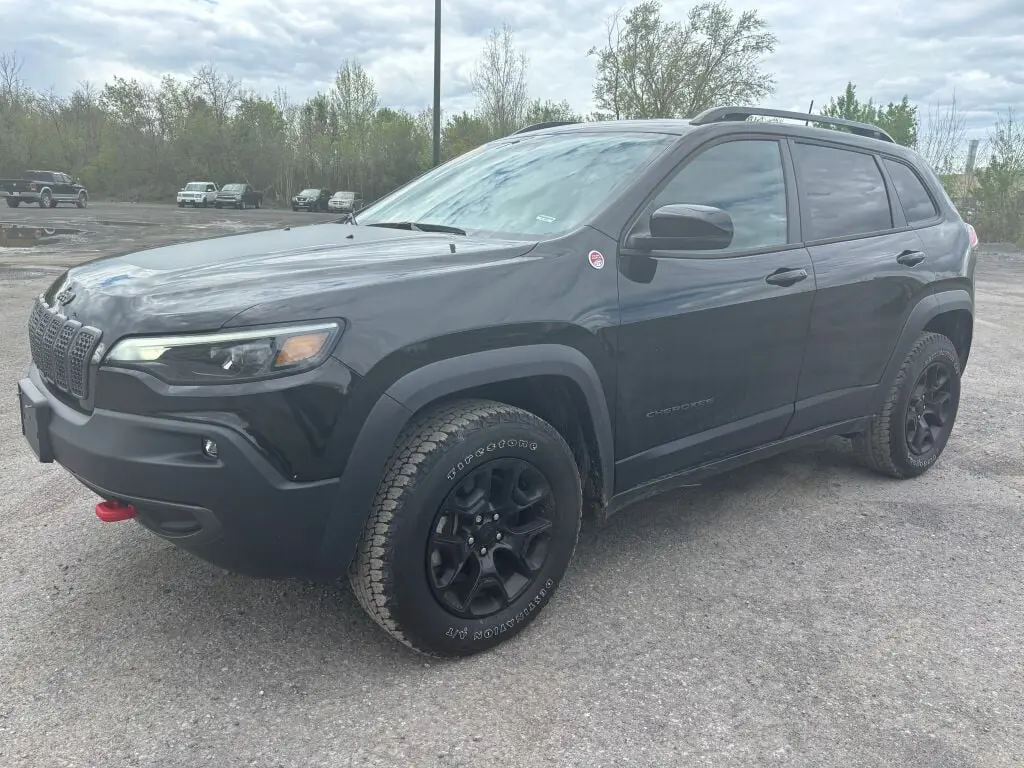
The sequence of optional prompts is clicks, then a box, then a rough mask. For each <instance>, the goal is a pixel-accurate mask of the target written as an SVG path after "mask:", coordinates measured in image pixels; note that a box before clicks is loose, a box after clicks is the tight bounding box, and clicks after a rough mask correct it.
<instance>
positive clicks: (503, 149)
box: [359, 131, 678, 238]
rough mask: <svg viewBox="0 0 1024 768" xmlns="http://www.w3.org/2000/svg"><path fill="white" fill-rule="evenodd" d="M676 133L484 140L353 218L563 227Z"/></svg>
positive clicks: (502, 229) (511, 230) (510, 228)
mask: <svg viewBox="0 0 1024 768" xmlns="http://www.w3.org/2000/svg"><path fill="white" fill-rule="evenodd" d="M677 140H678V137H676V136H666V135H661V134H653V133H638V134H629V133H613V132H611V131H595V132H585V131H579V132H577V131H573V132H567V133H561V134H552V135H543V134H542V135H532V136H531V135H529V134H528V135H526V136H522V137H512V138H510V139H509V140H506V141H500V142H494V143H491V144H485V145H484V146H482V147H480V148H478V149H475V150H472V151H470V152H467V153H466V154H464V155H462V156H461V157H459V158H457V159H455V160H453V161H452V162H450V163H447V164H445V165H442V166H441V167H439V168H436V169H434V170H433V171H430V172H428V173H427V174H425V175H423V176H421V177H420V178H419V179H417V180H415V181H413V182H410V183H409V184H408V185H406V186H405V187H402V188H401V189H399V190H398V191H396V192H394V193H392V194H390V195H388V196H387V197H385V198H384V199H383V200H381V201H380V202H377V203H375V204H374V205H372V206H370V207H369V208H367V209H365V210H364V211H363V212H362V213H361V214H360V215H359V223H360V224H374V223H377V222H389V221H415V222H423V223H427V224H445V225H448V226H452V227H459V228H461V229H466V230H477V231H483V232H494V233H501V234H505V235H519V236H522V237H528V238H533V237H536V236H545V237H550V236H554V235H556V234H562V233H566V232H569V231H571V230H573V229H576V228H577V227H579V226H581V225H583V224H585V223H586V222H587V221H588V219H589V217H590V216H591V215H592V214H593V213H594V212H595V211H596V210H597V209H598V208H599V207H600V206H601V205H603V204H605V203H606V202H608V201H609V200H610V199H611V198H612V197H613V196H614V195H615V193H616V192H617V190H619V189H620V188H621V187H623V186H625V185H627V184H629V183H630V182H632V181H633V180H634V179H635V178H636V174H637V173H638V172H639V171H640V170H641V169H643V168H644V167H645V166H646V165H647V164H648V163H649V162H650V161H651V160H652V159H653V158H654V157H655V156H657V155H658V154H659V153H661V152H663V151H664V150H665V149H666V148H667V147H668V146H670V145H671V144H672V143H674V142H675V141H677Z"/></svg>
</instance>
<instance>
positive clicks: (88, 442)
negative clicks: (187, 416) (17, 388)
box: [25, 366, 361, 578]
mask: <svg viewBox="0 0 1024 768" xmlns="http://www.w3.org/2000/svg"><path fill="white" fill-rule="evenodd" d="M29 384H30V385H31V386H30V387H29V386H26V387H25V389H35V390H37V391H38V392H39V393H40V394H41V395H42V396H43V397H44V398H45V403H46V406H47V408H46V409H45V410H47V411H48V412H49V413H48V418H49V422H48V424H47V425H46V426H45V428H42V429H40V432H41V433H42V434H44V435H45V440H46V442H47V444H48V446H49V448H50V450H52V455H53V458H54V460H55V461H56V462H57V463H59V464H61V465H62V466H63V467H64V468H65V469H67V470H68V471H69V472H70V473H71V474H72V475H74V476H75V477H76V478H78V479H79V481H80V482H82V483H83V485H85V486H86V487H88V488H90V489H91V490H93V491H94V492H95V493H97V494H98V495H100V496H102V497H104V498H106V499H115V500H118V501H123V502H127V503H130V504H132V505H133V506H135V507H136V509H137V510H138V512H139V518H140V519H139V522H141V523H142V524H143V525H145V526H146V527H147V528H149V529H150V530H152V531H153V532H154V533H156V534H157V535H159V536H161V537H163V538H165V539H167V540H169V541H172V542H173V543H174V544H176V545H178V546H180V547H182V548H183V549H186V550H188V551H190V552H192V553H193V554H195V555H197V556H198V557H201V558H202V559H204V560H207V561H209V562H211V563H213V564H215V565H218V566H220V567H223V568H226V569H228V570H231V571H236V572H239V573H246V574H249V575H253V576H266V577H289V576H298V577H306V578H317V574H318V573H319V572H320V571H321V568H320V567H318V564H317V555H318V553H319V551H320V545H321V543H322V540H323V537H324V531H325V527H326V525H327V520H328V518H329V517H336V516H337V515H338V513H339V512H340V510H338V509H337V505H338V504H339V501H340V500H342V499H343V497H341V498H339V481H338V480H337V479H330V480H320V481H315V482H309V483H297V482H293V481H290V480H288V479H287V478H285V477H284V476H282V475H281V474H280V473H279V472H278V471H277V470H276V469H275V468H274V467H273V466H272V465H271V464H269V463H268V462H267V460H266V459H265V458H264V457H262V456H261V455H260V454H259V453H258V452H257V451H256V449H255V448H254V447H253V446H251V445H250V444H249V442H248V441H247V439H246V438H245V437H244V436H242V435H241V434H238V433H236V432H234V431H233V430H230V429H228V428H226V427H222V426H216V425H210V424H199V423H195V422H185V421H177V420H173V419H166V418H155V417H150V416H138V415H134V414H126V413H119V412H113V411H107V410H103V409H96V410H94V411H93V412H92V413H91V414H84V413H80V412H78V411H75V410H74V409H72V408H70V407H69V406H67V405H65V404H64V403H62V402H61V401H59V400H57V399H56V397H55V396H54V395H53V394H52V393H50V392H49V391H48V390H47V388H46V387H45V385H43V384H42V382H41V381H40V380H39V374H38V371H37V370H36V369H35V367H34V366H33V368H32V369H31V371H30V376H29ZM204 438H209V439H212V440H215V441H216V442H217V446H218V455H217V458H216V459H211V458H209V457H207V456H206V455H204V454H203V452H202V441H203V439H204ZM343 516H344V517H350V516H351V517H358V515H351V513H349V512H348V510H345V513H344V515H343ZM359 528H361V525H360V526H359ZM350 530H351V529H350ZM355 535H358V529H357V532H356V534H355ZM356 543H357V542H356V541H355V540H352V541H347V542H345V543H344V546H343V547H341V548H339V549H341V551H344V550H346V549H349V548H351V549H352V550H354V549H355V546H356ZM336 553H337V550H336ZM335 557H338V554H336V555H335ZM334 559H335V558H332V560H334ZM338 559H340V557H339V558H338ZM332 565H334V567H335V568H337V567H338V565H342V564H340V563H337V564H336V563H332ZM344 565H347V563H345V564H344ZM342 567H343V565H342Z"/></svg>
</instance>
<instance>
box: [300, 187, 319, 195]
mask: <svg viewBox="0 0 1024 768" xmlns="http://www.w3.org/2000/svg"><path fill="white" fill-rule="evenodd" d="M319 194H320V190H319V189H304V190H302V191H301V192H299V197H316V196H317V195H319Z"/></svg>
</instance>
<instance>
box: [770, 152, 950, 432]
mask: <svg viewBox="0 0 1024 768" xmlns="http://www.w3.org/2000/svg"><path fill="white" fill-rule="evenodd" d="M791 148H792V153H793V160H794V164H795V167H796V175H797V183H798V186H799V190H800V207H801V222H802V229H803V238H804V242H805V243H806V245H807V247H808V250H809V251H810V254H811V260H812V262H813V264H814V273H815V277H816V279H817V293H816V295H815V298H814V308H813V310H812V312H811V323H810V333H809V337H808V343H807V355H806V358H805V360H804V364H803V368H802V371H801V374H800V384H799V388H798V392H797V403H796V411H795V413H794V417H793V422H792V423H791V425H790V427H789V430H788V432H789V433H791V434H796V433H799V432H803V431H805V430H807V429H812V428H814V427H819V426H824V425H828V424H835V423H838V422H843V421H846V420H848V419H854V418H858V417H861V416H866V415H869V414H870V412H871V409H872V407H873V402H874V395H875V394H876V393H877V387H878V386H879V383H880V381H881V378H882V374H883V372H884V371H885V367H886V365H887V363H888V361H889V358H890V356H891V355H892V352H893V350H894V348H895V346H896V342H897V340H898V339H899V336H900V332H901V330H902V329H903V326H904V324H905V323H906V321H907V318H908V316H909V314H910V312H911V310H912V309H913V307H914V306H915V305H916V304H917V303H918V301H920V300H921V298H922V296H923V295H924V294H925V293H927V291H928V290H929V285H930V283H931V280H932V279H933V273H932V271H931V269H930V267H929V265H928V263H927V258H926V255H925V254H924V252H923V251H924V244H923V242H922V240H921V238H920V237H919V236H918V235H917V233H916V231H914V229H912V228H911V227H909V226H908V224H907V220H906V216H905V215H904V213H903V209H902V207H901V206H900V203H899V200H898V198H897V197H896V195H895V192H894V190H893V189H892V187H891V185H890V184H889V182H888V180H887V175H886V173H885V171H884V169H883V164H882V158H881V157H880V156H879V155H878V154H876V153H873V152H870V151H866V150H863V149H860V148H859V147H853V146H850V145H843V144H838V143H836V144H832V143H828V142H819V141H805V140H803V139H801V140H795V139H793V140H791Z"/></svg>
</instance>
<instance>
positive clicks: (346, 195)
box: [334, 192, 356, 200]
mask: <svg viewBox="0 0 1024 768" xmlns="http://www.w3.org/2000/svg"><path fill="white" fill-rule="evenodd" d="M355 196H356V195H355V192H335V193H334V199H335V200H352V199H354V198H355Z"/></svg>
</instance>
